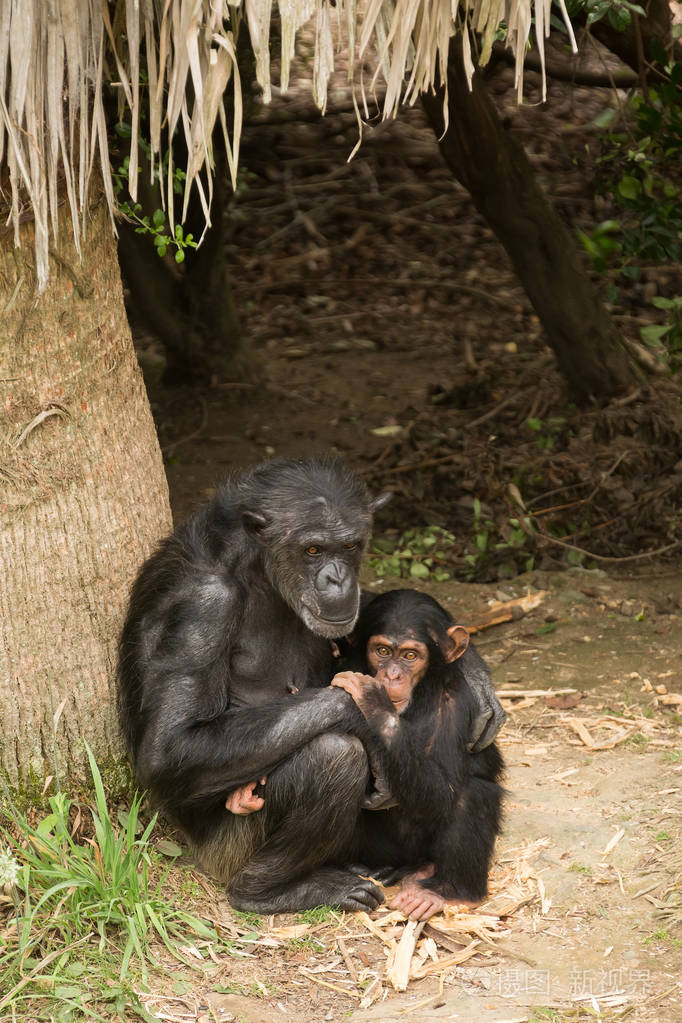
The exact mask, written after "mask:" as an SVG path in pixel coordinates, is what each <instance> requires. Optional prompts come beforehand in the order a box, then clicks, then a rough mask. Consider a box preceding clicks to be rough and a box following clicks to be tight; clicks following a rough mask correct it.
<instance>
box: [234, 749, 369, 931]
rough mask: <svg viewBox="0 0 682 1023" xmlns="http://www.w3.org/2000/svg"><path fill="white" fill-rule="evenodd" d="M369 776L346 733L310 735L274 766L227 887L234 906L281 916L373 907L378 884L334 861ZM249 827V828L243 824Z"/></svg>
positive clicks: (339, 858) (346, 842)
mask: <svg viewBox="0 0 682 1023" xmlns="http://www.w3.org/2000/svg"><path fill="white" fill-rule="evenodd" d="M367 779H368V767H367V756H366V754H365V751H364V748H363V746H362V743H361V742H360V741H359V740H358V739H356V738H354V737H352V736H346V735H336V734H325V735H320V736H318V737H317V738H316V739H313V740H312V741H311V742H310V743H308V744H307V745H306V746H304V747H303V748H302V749H301V750H299V751H298V752H297V753H296V754H294V755H293V756H292V757H290V758H289V759H288V760H287V761H286V762H285V763H284V764H281V765H280V766H279V767H277V768H276V769H275V770H274V771H272V772H271V773H270V774H269V776H268V780H267V782H266V785H265V805H264V807H263V809H262V810H260V811H257V812H256V813H253V814H250V815H249V817H248V818H247V820H248V821H249V822H251V820H252V818H259V820H258V821H257V822H253V826H255V827H256V828H259V829H261V830H260V835H261V838H262V842H260V841H258V840H257V842H256V847H254V849H253V851H252V852H251V854H250V856H249V857H248V859H247V861H246V862H245V863H244V865H243V866H242V867H241V869H239V870H238V871H237V872H236V873H235V874H234V875H233V876H231V877H230V879H229V880H228V884H227V893H228V896H229V898H230V902H231V903H232V905H233V906H234V907H235V909H240V910H245V911H252V912H256V913H286V912H293V911H296V910H301V909H309V908H312V907H313V906H319V905H322V904H327V905H330V904H331V905H338V906H340V907H341V908H342V909H348V910H357V909H373V908H374V907H375V906H377V905H378V904H379V903H380V902H381V901H383V899H382V896H381V893H380V892H379V889H378V888H377V887H376V886H375V885H373V884H372V883H371V882H370V881H365V880H362V879H361V878H359V877H358V876H357V875H356V874H353V873H351V872H350V871H348V870H342V869H339V868H337V867H336V866H334V864H338V863H342V862H344V861H345V860H346V858H347V855H348V852H349V850H350V847H351V842H352V839H353V834H354V832H355V827H356V822H357V818H358V814H359V808H360V804H361V802H362V799H363V798H364V795H365V789H366V786H367ZM247 826H248V825H247Z"/></svg>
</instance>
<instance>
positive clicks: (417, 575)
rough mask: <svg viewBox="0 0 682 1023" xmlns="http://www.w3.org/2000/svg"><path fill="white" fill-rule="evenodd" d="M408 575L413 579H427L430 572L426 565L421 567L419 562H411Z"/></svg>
mask: <svg viewBox="0 0 682 1023" xmlns="http://www.w3.org/2000/svg"><path fill="white" fill-rule="evenodd" d="M410 575H411V576H412V578H413V579H428V578H429V575H430V572H429V570H428V568H427V567H426V565H422V563H421V561H413V562H412V564H411V565H410Z"/></svg>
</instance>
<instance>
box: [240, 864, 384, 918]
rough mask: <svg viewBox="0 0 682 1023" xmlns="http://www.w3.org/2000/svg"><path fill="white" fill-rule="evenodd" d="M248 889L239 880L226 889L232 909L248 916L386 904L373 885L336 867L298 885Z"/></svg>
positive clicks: (373, 907) (366, 907) (300, 881)
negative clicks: (252, 914)
mask: <svg viewBox="0 0 682 1023" xmlns="http://www.w3.org/2000/svg"><path fill="white" fill-rule="evenodd" d="M248 887H249V886H247V885H242V884H240V882H239V878H238V877H237V878H235V879H234V880H233V881H232V882H231V884H230V885H228V888H227V895H228V898H229V900H230V903H231V905H232V906H233V908H234V909H238V910H241V911H242V912H245V913H296V912H299V911H300V910H303V909H314V907H315V906H338V907H339V908H340V909H345V910H347V911H348V912H356V911H358V910H365V912H366V911H367V910H372V909H376V907H377V906H379V905H380V904H381V903H382V902H383V901H384V897H383V895H382V894H381V892H380V891H379V889H378V888H377V886H376V885H375V884H373V883H372V882H371V881H369V880H365V879H364V878H361V877H358V876H357V875H356V874H352V873H351V872H350V871H348V870H337V869H335V868H333V867H323V868H321V869H320V870H316V871H314V872H313V873H312V874H309V875H308V876H307V877H304V878H302V879H301V880H299V881H292V882H291V883H289V884H287V885H286V886H284V885H283V886H279V887H277V888H271V889H268V890H266V891H253V890H251V891H249V890H248Z"/></svg>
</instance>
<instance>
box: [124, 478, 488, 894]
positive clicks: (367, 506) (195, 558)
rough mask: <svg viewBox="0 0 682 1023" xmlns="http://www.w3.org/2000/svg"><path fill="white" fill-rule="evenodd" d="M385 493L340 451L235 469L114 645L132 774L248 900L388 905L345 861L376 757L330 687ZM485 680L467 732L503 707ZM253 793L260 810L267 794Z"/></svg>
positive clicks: (161, 552) (169, 554)
mask: <svg viewBox="0 0 682 1023" xmlns="http://www.w3.org/2000/svg"><path fill="white" fill-rule="evenodd" d="M384 499H385V498H381V497H380V498H378V499H375V500H371V499H370V497H369V495H368V493H367V489H366V487H365V485H364V483H363V482H362V480H360V479H359V478H358V477H357V476H355V475H354V474H353V473H351V472H350V470H348V469H347V468H346V467H345V466H344V465H343V464H342V463H341V462H340V461H339V460H338V459H331V458H317V459H310V460H304V461H286V460H282V459H275V460H272V461H271V462H267V463H264V464H263V465H260V466H257V467H256V468H255V469H253V470H252V471H250V472H247V473H244V474H243V475H241V476H236V477H235V478H234V479H232V480H230V481H228V483H227V484H226V485H225V486H224V487H222V488H221V489H220V490H219V491H218V492H217V493H216V495H215V497H214V498H213V499H212V500H211V501H210V503H209V504H208V505H207V506H206V507H204V508H203V509H202V510H200V511H199V512H198V513H197V514H195V515H194V516H193V517H192V518H191V519H190V520H189V521H188V522H187V523H185V524H184V525H182V526H180V527H179V528H178V529H177V530H176V531H175V533H174V534H173V535H172V536H170V537H168V538H167V539H166V540H164V541H163V542H162V544H161V546H160V547H159V549H158V550H157V551H156V553H155V554H153V555H152V557H151V558H150V559H149V560H148V561H147V562H146V563H145V564H144V565H143V566H142V569H141V570H140V573H139V575H138V578H137V580H136V582H135V584H134V586H133V590H132V594H131V599H130V606H129V610H128V615H127V618H126V622H125V625H124V627H123V632H122V636H121V642H120V650H119V714H120V721H121V725H122V729H123V733H124V735H125V738H126V741H127V744H128V747H129V750H130V753H131V756H132V759H133V762H134V766H135V770H136V773H137V776H138V779H139V780H140V782H141V783H142V784H144V785H145V786H147V787H148V788H149V789H150V791H151V793H152V796H153V798H154V799H155V800H156V802H157V803H159V804H160V805H161V806H162V807H163V808H164V809H165V810H166V811H167V812H168V813H169V815H170V816H171V817H172V818H173V819H175V821H176V822H177V823H178V824H179V825H180V826H181V827H182V828H183V830H184V831H185V832H186V834H187V836H188V837H189V839H190V841H191V843H192V845H193V847H194V849H195V850H196V852H197V855H198V857H199V859H200V860H201V861H202V862H203V864H204V865H205V867H206V868H207V870H209V871H210V872H211V873H212V874H214V875H215V876H216V877H218V878H220V879H222V880H224V881H226V882H227V887H228V894H229V896H230V898H231V900H232V903H233V905H234V906H235V907H237V908H241V909H249V910H255V911H257V912H262V913H272V912H284V911H290V910H297V909H304V908H306V907H310V906H315V905H318V904H320V903H333V904H337V905H339V906H341V907H343V908H346V909H358V908H367V907H373V906H375V905H377V903H378V902H379V901H381V895H380V893H379V890H378V889H377V887H376V886H375V885H373V884H372V883H371V882H369V881H366V880H362V879H361V878H359V877H358V876H357V875H356V874H354V873H352V872H351V871H349V870H346V869H342V867H341V866H340V865H339V864H342V863H343V862H345V861H346V859H347V853H348V850H349V848H350V846H351V843H352V839H353V835H354V832H355V828H356V823H357V818H358V815H359V810H360V806H361V804H362V802H363V799H364V796H365V790H366V784H367V776H368V768H367V756H366V753H365V750H364V748H363V746H362V743H361V742H360V740H359V739H358V738H357V734H358V733H359V732H361V731H362V729H363V727H364V721H363V719H362V716H361V715H360V713H359V712H358V710H357V708H356V707H355V705H354V703H353V701H352V699H351V698H350V697H349V695H348V694H347V693H345V692H344V691H343V690H342V689H340V688H338V687H336V688H333V689H332V688H330V687H329V686H328V682H329V680H330V678H331V676H332V674H333V657H332V643H331V640H332V638H333V637H339V636H342V635H345V634H347V633H348V632H350V630H351V629H352V628H353V625H354V623H355V620H356V616H357V612H358V606H359V586H358V570H359V567H360V561H361V558H362V553H363V550H364V548H365V545H366V542H367V539H368V536H369V532H370V526H371V518H372V512H373V511H374V510H375V509H376V508H377V507H379V506H380V505H381V504H382V503H383V501H384ZM478 692H479V694H480V696H481V707H480V708H479V709H480V717H479V719H478V721H477V724H476V727H475V728H473V729H472V733H471V738H472V739H473V740H474V741H476V740H477V737H478V736H479V734H480V735H481V738H480V739H478V742H479V743H481V742H489V741H491V738H492V736H494V734H495V732H496V731H497V728H498V727H499V722H500V720H501V719H502V717H503V712H502V710H501V708H500V707H499V704H498V703H497V700H496V698H495V695H494V692H493V690H492V688H491V684H490V680H489V678H487V676H486V678H485V679H483V680H482V682H481V684H480V686H479V689H478ZM265 775H267V787H266V798H265V801H264V805H263V806H262V810H261V811H260V812H258V813H247V814H246V815H239V814H235V813H230V812H228V811H227V810H226V798H227V797H228V794H229V793H231V792H233V791H234V790H236V791H238V792H239V791H240V789H241V790H243V788H244V786H246V784H247V783H249V782H252V781H253V780H254V779H260V778H263V777H264V776H265ZM251 789H252V786H251V787H250V788H249V789H248V791H249V793H250V796H249V798H247V799H246V804H247V805H246V807H245V809H247V810H249V811H250V810H253V809H255V808H257V807H258V806H259V805H262V804H263V800H262V799H259V797H258V795H257V794H256V793H253V792H252V791H251ZM228 805H229V804H228Z"/></svg>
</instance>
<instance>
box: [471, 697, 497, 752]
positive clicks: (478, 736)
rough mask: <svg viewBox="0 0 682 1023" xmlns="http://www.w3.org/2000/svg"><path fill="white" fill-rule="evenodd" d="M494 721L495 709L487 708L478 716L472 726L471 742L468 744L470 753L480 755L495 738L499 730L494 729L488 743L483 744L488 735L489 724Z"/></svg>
mask: <svg viewBox="0 0 682 1023" xmlns="http://www.w3.org/2000/svg"><path fill="white" fill-rule="evenodd" d="M492 721H493V709H492V707H487V708H486V709H485V710H484V711H482V712H481V713H480V714H477V715H476V717H475V718H474V720H473V722H472V724H471V731H470V733H469V742H468V743H467V749H468V750H469V752H470V753H478V752H479V751H480V750H482V749H485V747H486V746H489V745H490V743H491V742H492V741H493V739H494V738H495V733H496V732H497V729H496V728H495V729H493V732H492V736H491V738H490V739H488V741H487V742H484V743H482V739H483V736H484V735H486V733H487V728H488V723H489V722H490V723H492Z"/></svg>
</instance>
